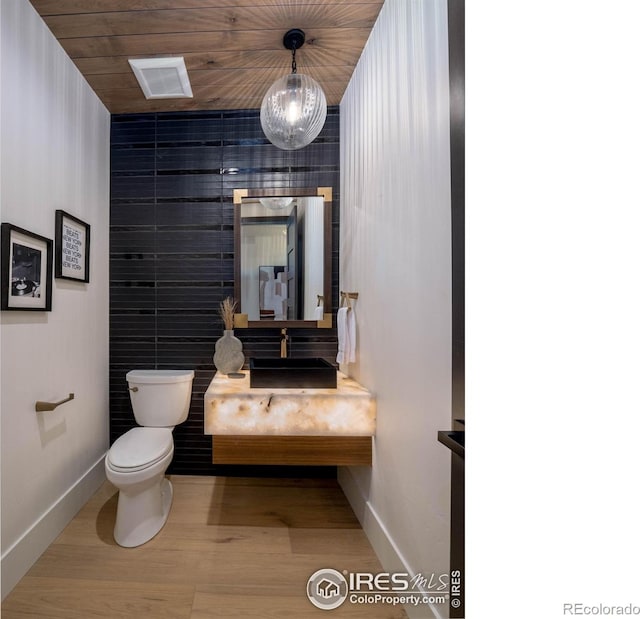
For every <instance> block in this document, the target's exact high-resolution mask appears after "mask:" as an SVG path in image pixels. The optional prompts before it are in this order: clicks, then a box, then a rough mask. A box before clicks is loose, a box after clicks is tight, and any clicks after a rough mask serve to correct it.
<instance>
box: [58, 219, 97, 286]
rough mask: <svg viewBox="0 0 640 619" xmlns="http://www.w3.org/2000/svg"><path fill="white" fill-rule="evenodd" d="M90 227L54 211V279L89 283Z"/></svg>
mask: <svg viewBox="0 0 640 619" xmlns="http://www.w3.org/2000/svg"><path fill="white" fill-rule="evenodd" d="M90 233H91V226H89V224H87V223H85V222H84V221H81V220H80V219H78V218H77V217H74V216H73V215H69V213H65V212H64V211H61V210H57V211H56V277H58V278H62V279H73V280H76V281H80V282H88V281H89V241H90Z"/></svg>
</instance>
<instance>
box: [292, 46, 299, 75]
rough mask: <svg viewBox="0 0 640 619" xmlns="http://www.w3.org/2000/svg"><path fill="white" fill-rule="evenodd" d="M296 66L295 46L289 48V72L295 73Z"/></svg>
mask: <svg viewBox="0 0 640 619" xmlns="http://www.w3.org/2000/svg"><path fill="white" fill-rule="evenodd" d="M297 72H298V66H297V65H296V46H295V45H294V46H293V47H292V48H291V73H297Z"/></svg>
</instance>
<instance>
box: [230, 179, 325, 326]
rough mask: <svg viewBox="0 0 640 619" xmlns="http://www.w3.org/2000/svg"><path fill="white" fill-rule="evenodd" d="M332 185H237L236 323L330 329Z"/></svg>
mask: <svg viewBox="0 0 640 619" xmlns="http://www.w3.org/2000/svg"><path fill="white" fill-rule="evenodd" d="M332 202H333V192H332V188H331V187H313V188H299V189H293V188H286V189H236V190H234V192H233V203H234V296H235V299H236V301H237V302H238V307H237V312H238V313H237V314H236V315H235V317H234V328H236V329H241V328H249V327H250V328H256V327H257V328H271V329H273V328H282V327H302V328H307V329H308V328H320V329H322V328H327V329H328V328H331V326H332V314H331V209H332Z"/></svg>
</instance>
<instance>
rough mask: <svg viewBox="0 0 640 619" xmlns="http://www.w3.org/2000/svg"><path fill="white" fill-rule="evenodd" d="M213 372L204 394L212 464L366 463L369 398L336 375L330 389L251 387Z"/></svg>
mask: <svg viewBox="0 0 640 619" xmlns="http://www.w3.org/2000/svg"><path fill="white" fill-rule="evenodd" d="M243 373H244V377H243V378H228V377H227V376H226V375H224V374H219V373H217V374H216V375H215V376H214V377H213V380H212V381H211V384H210V385H209V388H208V389H207V391H206V393H205V396H204V406H205V409H204V432H205V434H210V435H211V436H212V441H213V462H214V464H290V465H369V466H370V465H371V441H372V437H373V435H374V434H375V429H376V403H375V398H374V397H373V396H372V395H371V393H370V392H369V391H367V390H366V389H365V388H364V387H363V386H362V385H360V384H359V383H357V382H356V381H355V380H353V379H352V378H349V377H348V376H346V375H345V374H343V373H342V372H337V386H336V388H335V389H306V388H305V389H302V388H277V389H275V388H272V387H270V388H266V387H260V388H255V387H254V388H252V387H251V386H250V384H251V372H250V371H246V370H245V371H244V372H243Z"/></svg>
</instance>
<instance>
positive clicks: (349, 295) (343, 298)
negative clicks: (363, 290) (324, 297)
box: [340, 290, 358, 309]
mask: <svg viewBox="0 0 640 619" xmlns="http://www.w3.org/2000/svg"><path fill="white" fill-rule="evenodd" d="M357 298H358V293H357V292H343V291H342V290H341V291H340V307H342V306H343V305H344V304H345V302H346V305H347V309H351V299H353V300H354V301H355V300H357Z"/></svg>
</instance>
